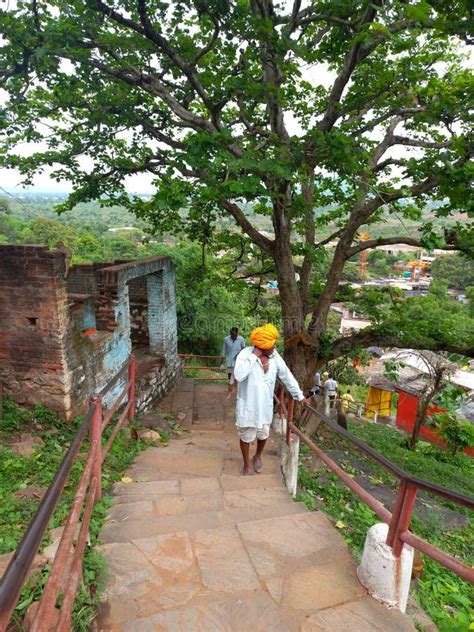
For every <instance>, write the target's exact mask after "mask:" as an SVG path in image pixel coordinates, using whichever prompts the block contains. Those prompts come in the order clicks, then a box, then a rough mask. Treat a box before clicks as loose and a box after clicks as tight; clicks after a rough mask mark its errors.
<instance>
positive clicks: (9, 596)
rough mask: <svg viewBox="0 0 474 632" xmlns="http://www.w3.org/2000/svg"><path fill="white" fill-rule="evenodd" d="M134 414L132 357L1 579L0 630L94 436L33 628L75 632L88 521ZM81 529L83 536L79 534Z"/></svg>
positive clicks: (96, 408) (88, 419)
mask: <svg viewBox="0 0 474 632" xmlns="http://www.w3.org/2000/svg"><path fill="white" fill-rule="evenodd" d="M127 374H128V378H127V383H126V386H125V388H124V389H123V390H122V391H121V393H120V394H119V396H118V398H117V399H116V401H115V402H114V404H113V405H112V407H111V408H110V409H109V410H107V411H106V412H105V414H104V413H103V410H102V400H103V398H104V396H105V395H106V394H107V393H108V392H109V391H110V390H111V389H112V388H113V386H115V385H116V384H117V382H118V381H119V380H120V379H123V378H125V377H126V376H127ZM125 395H128V402H127V404H126V406H125V407H124V410H123V411H122V413H121V415H120V417H119V419H118V421H117V422H116V424H115V427H114V429H113V431H112V433H111V434H110V436H109V438H108V440H107V443H106V444H105V446H102V432H103V430H104V428H105V427H106V426H107V425H108V424H109V423H110V422H111V421H112V418H113V416H114V414H115V413H116V412H117V410H118V408H119V407H120V404H121V402H122V401H123V399H124V398H125ZM134 411H135V360H134V358H133V356H132V357H131V358H130V362H129V364H128V367H127V366H125V367H124V368H123V369H122V371H120V372H119V373H118V374H117V375H116V376H115V378H114V379H113V380H112V381H111V382H110V383H109V384H108V385H107V386H106V387H105V388H104V389H103V390H102V391H101V392H100V393H99V394H98V395H96V396H94V397H93V398H92V399H91V400H90V404H89V409H88V411H87V413H86V415H85V416H84V419H83V421H82V423H81V425H80V427H79V429H78V431H77V433H76V436H75V437H74V439H73V441H72V443H71V445H70V446H69V449H68V451H67V452H66V455H65V456H64V459H63V461H62V463H61V465H60V466H59V469H58V471H57V472H56V475H55V477H54V479H53V481H52V483H51V485H50V486H49V487H48V490H47V492H46V494H45V496H44V497H43V500H42V501H41V504H40V506H39V507H38V510H37V512H36V514H35V516H34V518H33V520H32V521H31V524H30V526H29V527H28V529H27V531H26V533H25V535H24V536H23V539H22V541H21V542H20V544H19V545H18V547H17V549H16V551H15V554H14V556H13V558H12V560H11V562H10V564H9V566H8V568H7V569H6V571H5V573H4V575H3V577H2V580H1V583H0V632H4V630H6V629H7V625H8V622H9V620H10V617H11V615H12V613H13V610H14V609H15V606H16V603H17V601H18V598H19V596H20V593H21V590H22V588H23V584H24V583H25V578H26V576H27V574H28V571H29V569H30V567H31V564H32V562H33V559H34V557H35V555H36V553H37V552H38V549H39V547H40V545H41V541H42V539H43V536H44V534H45V532H46V529H47V527H48V524H49V521H50V519H51V517H52V516H53V514H54V511H55V509H56V506H57V503H58V501H59V498H60V496H61V493H62V491H63V489H64V486H65V484H66V481H67V478H68V476H69V473H70V471H71V469H72V466H73V464H74V462H75V460H76V458H77V454H78V452H79V449H80V447H81V445H82V443H83V441H84V438H85V436H86V434H87V433H88V432H89V434H90V444H89V454H88V457H87V460H86V463H85V466H84V470H83V472H82V476H81V480H80V482H79V486H78V488H77V491H76V494H75V496H74V500H73V501H72V506H71V510H70V512H69V516H68V519H67V522H66V525H65V528H64V531H63V534H62V537H61V541H60V543H59V546H58V549H57V552H56V555H55V557H54V560H53V563H52V566H51V570H50V572H49V575H48V579H47V582H46V585H45V587H44V590H43V595H42V597H41V600H40V601H39V602H38V603H37V604H36V609H35V611H34V613H33V616H32V626H31V628H30V630H31V632H47V631H49V630H50V629H54V630H57V631H61V632H62V631H66V630H70V628H71V614H72V609H73V605H74V599H75V596H76V592H77V587H78V583H79V580H80V577H81V573H82V560H83V556H84V549H85V546H86V540H87V535H88V531H89V523H90V520H91V516H92V512H93V509H94V504H95V502H97V501H98V500H99V499H100V498H101V493H102V488H101V470H102V463H103V461H104V459H105V457H106V456H107V453H108V452H109V450H110V447H111V445H112V443H113V441H114V439H115V437H116V436H117V433H118V432H119V430H120V429H121V428H122V427H123V426H124V425H125V424H126V423H127V421H129V420H132V419H133V417H134ZM81 514H82V518H81ZM78 529H79V534H78V535H77V536H76V532H77V530H78ZM75 539H76V543H75V546H74V544H73V541H74V540H75ZM69 559H71V562H70V564H69V563H68V560H69ZM66 570H67V572H66ZM60 591H61V592H62V594H63V596H64V597H63V600H62V603H61V607H60V609H58V608H56V603H57V600H58V595H59V593H60Z"/></svg>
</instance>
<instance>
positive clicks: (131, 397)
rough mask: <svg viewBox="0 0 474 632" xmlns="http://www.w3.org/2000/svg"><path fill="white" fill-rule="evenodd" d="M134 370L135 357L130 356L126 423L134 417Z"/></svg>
mask: <svg viewBox="0 0 474 632" xmlns="http://www.w3.org/2000/svg"><path fill="white" fill-rule="evenodd" d="M135 370H136V366H135V357H134V356H133V355H131V356H130V364H129V365H128V403H129V406H128V414H127V417H128V421H132V419H133V418H134V417H135Z"/></svg>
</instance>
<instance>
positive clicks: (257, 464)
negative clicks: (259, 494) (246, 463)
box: [252, 456, 263, 474]
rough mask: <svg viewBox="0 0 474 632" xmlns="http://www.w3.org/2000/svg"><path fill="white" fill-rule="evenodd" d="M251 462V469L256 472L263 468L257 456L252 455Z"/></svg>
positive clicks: (258, 472)
mask: <svg viewBox="0 0 474 632" xmlns="http://www.w3.org/2000/svg"><path fill="white" fill-rule="evenodd" d="M252 463H253V469H254V470H255V471H256V472H257V474H260V472H261V471H262V470H263V465H262V459H261V458H260V457H259V456H254V457H253V459H252Z"/></svg>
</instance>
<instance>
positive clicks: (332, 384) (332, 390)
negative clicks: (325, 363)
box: [324, 378, 337, 397]
mask: <svg viewBox="0 0 474 632" xmlns="http://www.w3.org/2000/svg"><path fill="white" fill-rule="evenodd" d="M324 389H325V390H326V391H327V392H328V395H330V396H331V397H332V396H333V395H335V394H336V390H337V382H336V380H332V379H331V378H329V379H327V380H326V381H325V382H324Z"/></svg>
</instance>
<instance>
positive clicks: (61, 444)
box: [0, 400, 150, 631]
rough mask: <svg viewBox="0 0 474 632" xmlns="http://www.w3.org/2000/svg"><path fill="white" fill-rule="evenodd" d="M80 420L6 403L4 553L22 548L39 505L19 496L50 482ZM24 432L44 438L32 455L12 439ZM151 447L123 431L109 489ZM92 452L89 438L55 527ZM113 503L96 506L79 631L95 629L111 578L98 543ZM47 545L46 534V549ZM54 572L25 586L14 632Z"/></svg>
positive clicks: (0, 530) (0, 502)
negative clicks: (26, 454)
mask: <svg viewBox="0 0 474 632" xmlns="http://www.w3.org/2000/svg"><path fill="white" fill-rule="evenodd" d="M79 423H80V419H77V420H75V421H74V422H73V423H72V424H71V425H70V426H68V425H67V424H65V422H64V421H63V420H61V419H59V418H58V417H56V415H54V413H51V412H50V411H48V410H46V409H45V408H44V407H43V406H40V405H38V406H36V407H35V408H34V409H33V410H25V409H22V408H19V407H17V406H16V405H15V404H13V403H12V402H10V401H9V400H6V401H4V403H3V416H2V418H1V419H0V553H8V552H10V551H13V550H14V549H15V548H16V546H17V544H18V542H19V540H20V539H21V537H22V535H23V533H24V531H25V530H26V528H27V526H28V524H29V523H30V521H31V519H32V518H33V516H34V514H35V512H36V509H37V507H38V504H39V499H38V498H31V497H30V498H24V497H23V498H22V497H21V496H20V497H19V496H18V495H15V494H16V493H17V492H21V490H25V489H26V488H28V487H36V488H46V487H48V486H49V484H50V482H51V480H52V478H53V476H54V475H55V473H56V471H57V468H58V466H59V464H60V462H61V461H62V459H63V457H64V454H65V451H66V449H67V448H68V446H69V444H70V442H71V441H72V439H73V437H74V435H75V432H76V430H77V427H78V425H79ZM111 430H112V428H111V427H109V428H107V429H106V430H105V432H104V442H105V441H106V439H107V436H108V435H109V433H110V432H111ZM22 432H30V433H31V434H32V436H34V437H38V438H39V439H41V441H42V442H43V443H42V444H40V445H38V446H37V447H36V449H35V451H34V453H33V454H32V455H31V456H29V457H24V456H21V455H18V454H16V453H15V452H13V451H12V450H11V449H10V445H11V441H12V439H16V440H17V439H19V438H20V434H21V433H22ZM148 445H150V442H149V441H142V440H139V441H135V440H132V439H131V438H130V433H129V432H128V431H127V429H123V430H121V431H120V433H119V434H118V435H117V437H116V439H115V441H114V443H113V444H112V447H111V450H110V452H109V454H108V455H107V458H106V460H105V461H104V464H103V466H102V485H103V488H105V489H106V488H107V487H108V486H110V485H112V483H114V482H115V481H119V480H120V478H121V477H122V475H123V472H124V471H125V470H126V469H127V468H128V467H129V466H130V465H131V463H132V462H133V460H134V458H135V456H136V455H137V454H138V453H139V452H140V451H141V450H143V449H145V448H146V447H147V446H148ZM87 450H88V439H86V440H85V442H84V444H83V446H82V448H81V451H80V455H81V458H80V459H79V460H76V462H75V463H74V465H73V468H72V470H71V473H70V476H69V478H68V481H67V482H66V486H65V488H64V491H63V494H62V496H61V499H60V500H59V503H58V506H57V508H56V511H55V513H54V515H53V517H52V519H51V521H50V524H49V528H50V529H52V528H54V527H58V526H63V525H64V523H65V520H66V518H67V515H68V513H69V510H70V507H71V501H72V498H73V496H74V493H75V491H76V488H77V484H78V482H79V479H80V476H81V474H82V469H83V466H84V462H85V457H86V455H87ZM110 505H111V497H109V496H104V497H103V499H102V500H101V501H100V502H98V503H96V505H95V507H94V512H93V515H92V519H91V523H90V528H89V535H90V542H91V546H90V547H86V552H85V556H84V563H83V575H84V585H83V586H82V587H81V588H80V590H79V592H78V594H77V597H76V601H75V604H74V612H73V626H72V628H73V629H74V630H77V631H86V630H88V629H89V626H90V624H91V622H92V620H93V619H94V617H95V615H96V608H97V606H98V603H99V599H100V592H101V590H102V589H103V586H104V584H105V580H106V577H107V573H106V565H105V560H104V558H103V557H102V556H101V555H100V554H99V553H98V552H97V551H95V550H94V545H95V544H96V543H97V542H98V536H99V532H100V529H101V527H102V525H103V523H104V521H105V517H106V514H107V510H108V508H109V506H110ZM47 543H48V536H47V535H46V536H45V538H44V540H43V542H42V545H41V548H40V550H41V549H42V548H43V547H44V546H45V545H46V544H47ZM48 572H49V567H48V566H46V567H44V568H43V569H42V571H41V572H40V573H39V575H36V576H35V577H33V578H32V579H31V580H30V581H29V582H28V583H27V584H26V585H25V587H24V589H23V591H22V594H21V596H20V599H19V601H18V604H17V607H16V609H15V613H14V617H13V619H12V624H11V625H10V627H9V630H22V629H23V626H22V620H23V617H24V615H25V614H26V611H27V610H28V607H29V606H30V604H31V603H32V602H33V601H35V600H37V599H38V598H39V596H40V595H41V591H42V588H43V586H44V584H45V582H46V579H47V575H48Z"/></svg>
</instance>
